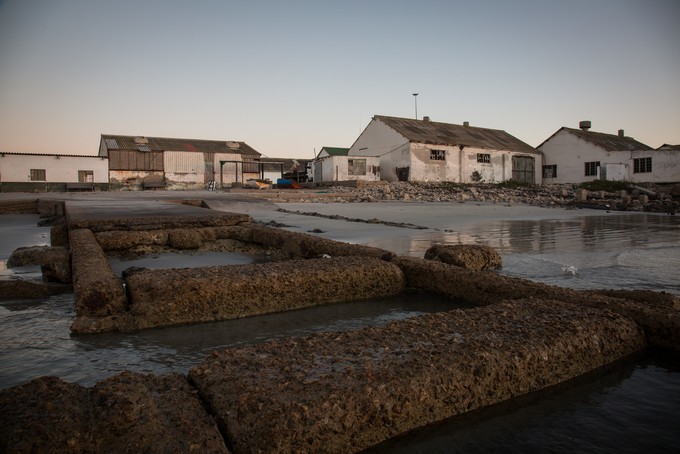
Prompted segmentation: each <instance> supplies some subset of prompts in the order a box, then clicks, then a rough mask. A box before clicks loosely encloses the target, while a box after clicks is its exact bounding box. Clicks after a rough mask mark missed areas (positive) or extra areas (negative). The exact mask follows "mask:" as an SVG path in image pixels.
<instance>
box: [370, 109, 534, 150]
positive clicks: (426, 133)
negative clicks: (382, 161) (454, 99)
mask: <svg viewBox="0 0 680 454" xmlns="http://www.w3.org/2000/svg"><path fill="white" fill-rule="evenodd" d="M373 119H374V120H378V121H381V122H383V123H385V124H386V125H387V126H389V127H390V128H392V129H394V130H395V131H397V132H398V133H399V134H401V135H402V136H404V137H406V139H408V140H409V141H411V142H417V143H426V144H431V145H450V146H461V145H464V146H468V147H476V148H485V149H492V150H508V151H518V152H523V153H538V151H537V150H536V149H535V148H534V147H532V146H531V145H529V144H528V143H525V142H522V141H521V140H519V139H518V138H516V137H514V136H512V135H510V134H508V133H507V132H505V131H502V130H499V129H488V128H478V127H475V126H464V125H454V124H450V123H439V122H436V121H429V120H428V121H426V120H415V119H410V118H397V117H386V116H382V115H376V116H374V117H373Z"/></svg>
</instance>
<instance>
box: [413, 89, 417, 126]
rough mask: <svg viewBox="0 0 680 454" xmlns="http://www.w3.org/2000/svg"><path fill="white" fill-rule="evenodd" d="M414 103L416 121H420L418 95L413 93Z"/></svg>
mask: <svg viewBox="0 0 680 454" xmlns="http://www.w3.org/2000/svg"><path fill="white" fill-rule="evenodd" d="M413 102H415V104H416V120H417V119H418V93H413Z"/></svg>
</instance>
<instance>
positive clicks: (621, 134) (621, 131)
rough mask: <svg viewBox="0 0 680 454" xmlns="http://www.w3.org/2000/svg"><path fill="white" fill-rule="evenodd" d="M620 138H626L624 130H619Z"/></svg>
mask: <svg viewBox="0 0 680 454" xmlns="http://www.w3.org/2000/svg"><path fill="white" fill-rule="evenodd" d="M619 137H625V136H624V135H623V129H619Z"/></svg>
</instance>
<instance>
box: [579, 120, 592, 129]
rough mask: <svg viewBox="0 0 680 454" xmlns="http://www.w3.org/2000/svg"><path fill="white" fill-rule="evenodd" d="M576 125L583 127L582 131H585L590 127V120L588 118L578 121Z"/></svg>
mask: <svg viewBox="0 0 680 454" xmlns="http://www.w3.org/2000/svg"><path fill="white" fill-rule="evenodd" d="M578 127H579V128H581V129H583V130H584V131H587V130H589V129H590V121H588V120H583V121H579V122H578Z"/></svg>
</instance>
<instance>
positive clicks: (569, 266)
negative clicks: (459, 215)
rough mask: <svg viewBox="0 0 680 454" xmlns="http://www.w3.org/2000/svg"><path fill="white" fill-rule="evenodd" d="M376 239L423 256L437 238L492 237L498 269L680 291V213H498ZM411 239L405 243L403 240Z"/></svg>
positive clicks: (553, 279) (577, 283)
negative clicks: (502, 216)
mask: <svg viewBox="0 0 680 454" xmlns="http://www.w3.org/2000/svg"><path fill="white" fill-rule="evenodd" d="M448 230H450V231H448V232H447V231H442V229H439V230H435V231H426V232H418V233H416V234H415V235H413V236H411V237H408V238H397V239H394V238H388V239H380V238H376V239H373V240H372V241H371V242H370V243H371V245H373V246H377V247H385V248H386V249H389V248H390V246H391V247H395V248H398V249H402V250H405V251H407V253H408V254H409V255H413V256H418V257H422V256H423V255H424V253H425V251H426V250H427V248H429V247H430V246H431V245H433V244H487V245H489V246H491V247H493V248H495V249H496V250H497V251H498V252H499V254H500V255H501V257H502V259H503V268H502V269H501V270H500V273H501V274H505V275H508V276H516V277H522V278H525V279H531V280H535V281H539V282H544V283H547V284H553V285H558V286H560V287H569V288H575V289H602V288H614V289H643V290H655V291H665V292H669V293H674V294H676V295H680V216H668V215H661V214H647V213H606V214H603V215H599V216H597V215H596V216H593V215H589V216H583V217H573V218H567V219H530V220H495V221H490V222H482V223H479V224H474V225H463V226H456V227H455V228H454V227H451V229H448ZM406 242H407V243H406Z"/></svg>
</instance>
